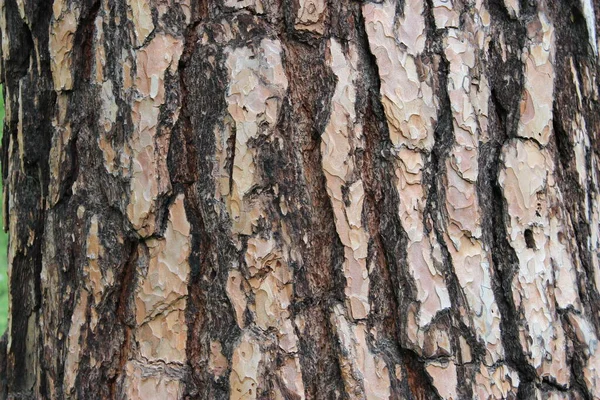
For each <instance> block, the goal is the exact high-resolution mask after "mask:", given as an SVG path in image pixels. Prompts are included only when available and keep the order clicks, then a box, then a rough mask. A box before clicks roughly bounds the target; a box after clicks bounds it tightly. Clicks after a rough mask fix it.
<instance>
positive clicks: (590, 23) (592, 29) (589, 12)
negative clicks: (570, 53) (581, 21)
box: [581, 0, 598, 55]
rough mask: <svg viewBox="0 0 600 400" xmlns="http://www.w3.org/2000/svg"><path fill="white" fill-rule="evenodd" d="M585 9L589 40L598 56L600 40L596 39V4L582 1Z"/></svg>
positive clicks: (586, 0)
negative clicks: (599, 41)
mask: <svg viewBox="0 0 600 400" xmlns="http://www.w3.org/2000/svg"><path fill="white" fill-rule="evenodd" d="M581 3H582V8H583V16H584V17H585V24H586V26H587V31H588V39H589V41H590V45H591V46H592V49H594V53H595V54H596V55H597V54H598V38H597V37H596V13H595V12H594V4H593V2H592V0H581Z"/></svg>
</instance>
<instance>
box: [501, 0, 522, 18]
mask: <svg viewBox="0 0 600 400" xmlns="http://www.w3.org/2000/svg"><path fill="white" fill-rule="evenodd" d="M504 7H505V8H506V11H508V14H509V15H510V16H511V17H512V18H517V17H519V14H520V13H521V3H520V2H519V0H504Z"/></svg>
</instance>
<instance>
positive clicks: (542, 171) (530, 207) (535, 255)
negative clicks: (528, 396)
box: [498, 139, 577, 385]
mask: <svg viewBox="0 0 600 400" xmlns="http://www.w3.org/2000/svg"><path fill="white" fill-rule="evenodd" d="M502 163H503V168H501V170H500V174H499V178H498V180H499V183H500V186H501V187H502V190H503V194H504V198H505V200H506V204H507V214H508V216H509V220H508V221H507V232H508V236H509V240H510V243H511V246H512V247H513V248H514V249H515V252H516V254H517V256H518V258H519V271H518V273H517V274H516V275H515V277H514V279H513V283H512V286H513V299H514V301H515V305H516V307H517V310H521V312H522V313H523V317H524V318H525V320H526V326H524V327H523V329H524V332H523V333H524V336H522V340H521V342H522V346H523V349H524V350H525V351H526V353H527V354H528V357H529V360H530V362H531V364H532V366H534V367H535V368H536V369H537V370H538V373H539V374H540V376H550V377H552V378H554V379H555V380H556V381H557V382H558V383H559V384H561V385H567V384H568V383H569V378H570V371H569V368H568V364H567V360H566V342H565V335H564V331H563V327H562V325H561V322H560V318H559V317H558V314H557V313H556V309H555V300H554V298H555V297H556V299H557V300H558V305H559V306H561V305H562V306H567V305H576V301H577V298H576V297H574V296H575V293H576V292H575V288H574V285H575V282H574V279H575V274H574V271H573V266H572V262H571V260H570V258H569V252H568V250H567V249H566V248H565V247H564V246H565V244H563V243H561V239H560V238H559V236H563V235H564V234H563V233H561V231H562V230H563V228H562V226H561V225H562V223H561V222H559V220H556V219H555V217H554V216H553V215H556V212H557V211H556V210H555V209H554V207H553V204H554V203H555V202H556V201H557V196H558V195H559V194H558V193H557V188H556V187H555V186H556V182H555V181H554V175H553V171H554V164H553V161H552V159H551V156H550V155H549V153H548V152H547V151H546V150H545V149H542V148H540V147H539V145H538V144H537V143H535V142H533V141H530V140H527V141H524V140H520V139H515V140H513V141H510V142H509V143H508V144H507V145H505V146H504V149H503V153H502ZM554 268H556V272H554V271H553V270H554ZM555 276H556V277H558V279H559V282H556V281H555V279H556V278H555ZM555 291H556V293H555ZM574 303H575V304H574Z"/></svg>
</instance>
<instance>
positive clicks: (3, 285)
mask: <svg viewBox="0 0 600 400" xmlns="http://www.w3.org/2000/svg"><path fill="white" fill-rule="evenodd" d="M1 90H2V87H1V86H0V91H1ZM3 128H4V96H2V95H0V138H2V133H3ZM1 192H2V180H1V179H0V193H1ZM2 205H3V204H2V202H1V201H0V211H2ZM7 248H8V235H7V234H6V233H5V232H4V226H3V223H2V218H0V336H1V335H2V334H3V333H4V331H5V330H6V322H7V318H8V276H7V275H6V272H7V268H6V267H7V263H8V257H7V254H6V252H7Z"/></svg>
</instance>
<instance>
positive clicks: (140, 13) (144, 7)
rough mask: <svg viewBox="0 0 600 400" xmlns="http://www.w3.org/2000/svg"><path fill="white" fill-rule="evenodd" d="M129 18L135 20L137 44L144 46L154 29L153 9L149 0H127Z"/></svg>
mask: <svg viewBox="0 0 600 400" xmlns="http://www.w3.org/2000/svg"><path fill="white" fill-rule="evenodd" d="M127 6H128V8H127V18H128V19H129V20H130V21H131V22H133V26H134V32H135V37H136V39H137V46H142V45H143V44H144V42H145V41H146V39H147V38H148V36H149V35H150V33H152V31H153V30H154V22H153V21H152V11H151V9H150V2H149V1H148V0H127Z"/></svg>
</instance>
